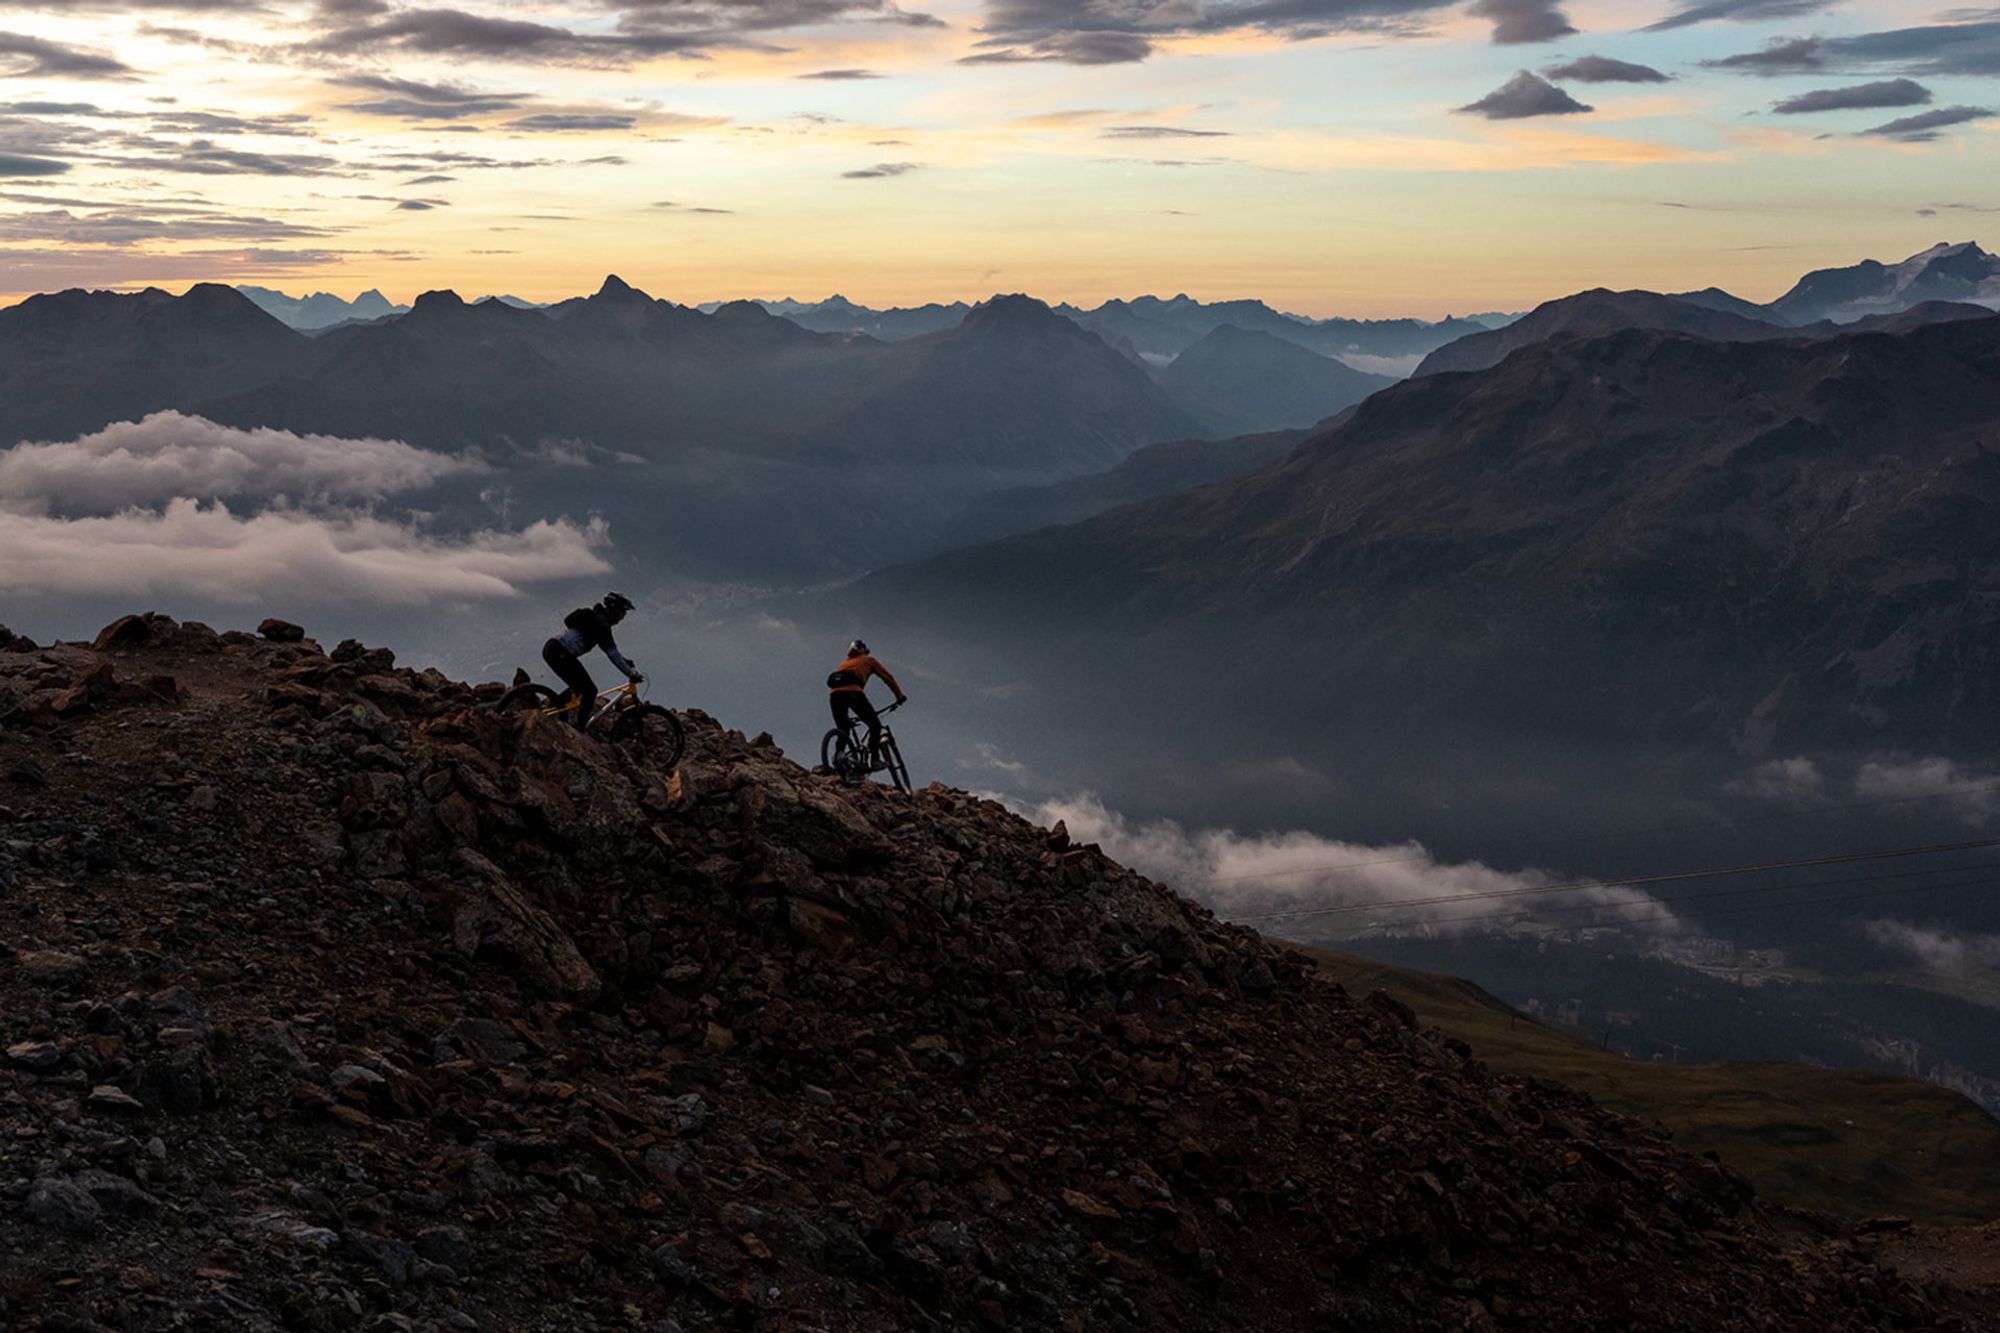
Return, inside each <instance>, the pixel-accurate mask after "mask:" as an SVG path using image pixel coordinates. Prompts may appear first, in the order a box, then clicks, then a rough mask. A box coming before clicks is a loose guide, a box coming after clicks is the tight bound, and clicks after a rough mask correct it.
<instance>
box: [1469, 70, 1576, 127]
mask: <svg viewBox="0 0 2000 1333" xmlns="http://www.w3.org/2000/svg"><path fill="white" fill-rule="evenodd" d="M1594 109H1595V108H1593V107H1590V106H1587V105H1586V104H1584V103H1582V102H1579V101H1577V100H1576V99H1575V98H1574V97H1571V96H1570V95H1569V94H1568V93H1566V92H1564V91H1563V90H1562V89H1560V88H1558V87H1556V86H1555V85H1554V84H1553V83H1550V82H1549V81H1548V80H1547V79H1544V78H1542V77H1540V76H1539V75H1536V74H1532V73H1530V72H1528V71H1527V70H1525V69H1524V70H1521V71H1520V72H1519V73H1517V74H1515V75H1514V77H1513V78H1511V79H1509V80H1507V82H1505V83H1503V84H1501V85H1500V86H1499V87H1498V88H1495V89H1494V90H1493V91H1492V92H1490V93H1488V94H1486V96H1484V97H1482V98H1480V99H1479V100H1478V101H1477V102H1468V103H1466V104H1465V105H1464V106H1462V107H1459V108H1457V111H1458V113H1459V114H1461V115H1468V116H1484V117H1486V118H1487V119H1488V120H1525V119H1526V118H1528V117H1530V116H1573V115H1576V114H1578V113H1580V112H1585V111H1591V110H1594Z"/></svg>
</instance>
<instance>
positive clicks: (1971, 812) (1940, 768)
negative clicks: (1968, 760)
mask: <svg viewBox="0 0 2000 1333" xmlns="http://www.w3.org/2000/svg"><path fill="white" fill-rule="evenodd" d="M1854 794H1855V795H1856V796H1860V797H1862V798H1864V799H1867V800H1883V801H1917V800H1938V801H1942V802H1943V803H1944V806H1945V808H1947V809H1949V810H1950V811H1952V813H1953V814H1955V815H1957V816H1958V818H1959V819H1961V820H1962V821H1964V822H1965V823H1966V824H1968V825H1971V826H1973V827H1975V828H1976V827H1980V826H1982V825H1984V824H1985V823H1986V822H1987V821H1988V820H1990V819H1991V818H1992V817H1993V816H1994V814H1995V813H1996V812H2000V783H1996V781H1995V780H1994V779H1993V778H1992V777H1991V776H1989V775H1987V774H1983V773H1979V772H1977V771H1975V770H1973V769H1969V768H1965V767H1963V766H1962V765H1960V764H1959V763H1957V762H1956V761H1954V760H1951V759H1946V758H1942V757H1940V756H1935V755H1933V756H1927V757H1924V758H1920V759H1908V760H1882V761H1871V762H1869V763H1865V764H1863V765H1861V767H1860V768H1859V769H1857V770H1856V771H1855V774H1854Z"/></svg>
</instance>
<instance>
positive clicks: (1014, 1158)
mask: <svg viewBox="0 0 2000 1333" xmlns="http://www.w3.org/2000/svg"><path fill="white" fill-rule="evenodd" d="M500 689H501V687H500V686H499V685H480V686H467V685H464V684H461V683H458V682H454V681H451V680H448V679H446V678H445V677H443V676H442V675H440V674H438V673H436V672H435V671H421V672H420V671H412V670H410V669H408V668H402V667H397V666H396V665H395V664H394V659H393V657H392V656H391V655H390V654H389V653H388V652H386V651H384V650H380V649H369V648H366V647H364V646H362V645H360V644H357V643H353V642H347V643H343V644H341V645H340V646H338V647H337V648H335V649H334V650H333V651H332V652H330V653H329V652H325V651H322V650H321V649H320V647H319V646H318V645H316V644H315V643H314V642H312V641H311V640H310V639H308V638H306V637H305V635H304V633H303V631H301V630H300V629H299V628H298V627H296V626H290V625H286V624H284V623H283V622H279V621H267V622H265V623H264V625H263V626H262V627H261V629H260V633H259V634H257V635H251V634H245V633H227V634H220V635H218V634H216V633H215V632H213V631H212V630H209V629H207V628H205V627H202V626H199V625H193V624H187V625H181V624H176V623H175V622H174V621H172V620H170V619H168V618H166V617H163V616H143V617H128V618H126V619H123V620H120V621H118V622H115V623H114V624H112V625H111V626H108V627H107V628H106V629H105V631H104V632H103V633H102V634H101V635H100V636H99V637H98V639H97V641H96V643H95V644H94V645H92V646H89V647H86V646H82V645H74V644H63V645H57V646H54V647H50V648H40V647H37V646H36V645H34V644H33V643H31V642H30V641H28V640H26V639H24V638H22V637H20V636H18V635H11V634H8V633H6V632H5V631H0V902H4V903H5V904H6V911H5V913H4V914H0V922H4V925H0V1065H4V1068H0V1329H5V1330H7V1331H8V1333H13V1331H14V1330H28V1329H45V1330H57V1329H64V1330H83V1329H135V1330H154V1329H178V1328H203V1329H208V1328H242V1329H278V1328H288V1329H289V1328H300V1329H371V1330H372V1329H393V1330H444V1329H477V1328H487V1329H506V1330H531V1329H548V1330H556V1329H562V1330H569V1329H607V1330H608V1329H614V1328H615V1329H633V1328H637V1329H646V1330H651V1331H652V1333H670V1331H672V1330H696V1329H709V1328H750V1329H770V1330H807V1329H867V1330H885V1331H886V1330H904V1329H945V1328H992V1329H1004V1328H1011V1329H1032V1330H1041V1329H1048V1330H1055V1329H1062V1330H1085V1329H1092V1330H1094V1329H1114V1330H1127V1329H1142V1328H1143V1329H1245V1330H1249V1329H1256V1330H1291V1329H1333V1330H1355V1331H1357V1333H1361V1331H1365V1330H1390V1329H1405V1328H1422V1329H1431V1328H1437V1329H1494V1328H1524V1329H1526V1328H1533V1329H1579V1330H1580V1329H1598V1328H1607V1327H1644V1328H1649V1329H1712V1328H1717V1327H1723V1326H1728V1327H1731V1328H1741V1329H1808V1328H1810V1329H1815V1330H1834V1329H1853V1330H1860V1329H1875V1328H1890V1327H1894V1328H1945V1327H1955V1328H1964V1327H1970V1325H1968V1324H1967V1323H1966V1322H1965V1321H1964V1318H1963V1317H1962V1316H1959V1315H1953V1314H1950V1313H1947V1310H1946V1305H1945V1303H1944V1293H1941V1292H1938V1291H1935V1290H1925V1289H1920V1288H1919V1287H1918V1286H1916V1285H1913V1284H1911V1283H1909V1282H1906V1281H1904V1280H1902V1279H1900V1278H1899V1277H1897V1276H1896V1274H1895V1273H1894V1272H1893V1271H1891V1270H1890V1269H1889V1268H1887V1267H1885V1266H1884V1265H1882V1264H1881V1263H1879V1262H1878V1257H1879V1256H1878V1254H1877V1252H1876V1250H1875V1248H1874V1246H1875V1244H1876V1239H1875V1238H1874V1237H1873V1235H1872V1234H1870V1233H1868V1232H1866V1231H1857V1230H1855V1229H1853V1228H1849V1227H1847V1226H1845V1225H1844V1224H1840V1223H1837V1222H1833V1221H1831V1220H1827V1219H1818V1220H1814V1219H1808V1218H1802V1217H1800V1216H1796V1215H1785V1214H1781V1213H1778V1212H1776V1211H1773V1210H1769V1209H1767V1208H1765V1207H1763V1206H1761V1205H1759V1204H1757V1203H1756V1202H1754V1201H1753V1200H1752V1199H1751V1197H1750V1191H1749V1189H1748V1187H1747V1186H1746V1185H1745V1184H1744V1182H1743V1181H1742V1180H1741V1179H1739V1178H1738V1177H1736V1176H1735V1175H1733V1174H1732V1173H1731V1172H1729V1171H1728V1170H1726V1169H1725V1168H1723V1167H1722V1166H1720V1165H1719V1164H1717V1163H1716V1162H1714V1161H1712V1160H1708V1159H1704V1158H1699V1157H1693V1156H1690V1155H1687V1154H1684V1153H1681V1152H1679V1151H1677V1150H1676V1149H1674V1148H1673V1146H1672V1145H1671V1144H1670V1143H1669V1142H1667V1141H1666V1140H1665V1139H1664V1138H1663V1137H1662V1136H1661V1135H1660V1134H1658V1133H1657V1132H1655V1131H1652V1130H1649V1129H1647V1128H1645V1127H1643V1126H1641V1125H1638V1124H1636V1123H1633V1122H1630V1121H1627V1120H1623V1119H1621V1118H1619V1117H1616V1116H1613V1115H1611V1114H1609V1113H1607V1112H1605V1111H1603V1110H1602V1109H1600V1108H1598V1107H1597V1106H1595V1105H1594V1104H1592V1103H1591V1102H1590V1101H1588V1100H1587V1099H1586V1098H1583V1097H1581V1096H1578V1095H1575V1094H1572V1093H1569V1092H1566V1091H1564V1090H1562V1089H1560V1088H1557V1087H1555V1086H1553V1085H1548V1084H1541V1083H1527V1082H1521V1081H1516V1080H1511V1079H1507V1078H1502V1077H1499V1076H1497V1075H1495V1074H1493V1073H1492V1072H1491V1071H1489V1070H1488V1069H1487V1068H1486V1067H1485V1066H1484V1065H1482V1064H1481V1063H1480V1061H1479V1060H1478V1059H1477V1058H1476V1053H1474V1052H1472V1051H1470V1050H1469V1049H1468V1048H1466V1047H1465V1046H1464V1045H1463V1044H1462V1043H1457V1042H1453V1041H1449V1040H1446V1039H1444V1038H1442V1037H1441V1036H1440V1035H1439V1034H1437V1033H1435V1032H1426V1031H1422V1030H1419V1028H1418V1025H1417V1023H1416V1021H1415V1019H1414V1017H1413V1016H1412V1015H1411V1014H1410V1012H1409V1011H1408V1010H1407V1009H1406V1008H1404V1007H1403V1006H1401V1005H1400V1004H1399V1003H1397V1002H1395V1001H1393V1000H1391V999H1390V998H1389V997H1387V996H1370V997H1368V998H1367V999H1363V1000H1356V999H1354V998H1352V997H1350V996H1349V995H1347V994H1346V993H1345V992H1343V991H1342V990H1341V989H1340V987H1338V986H1337V985H1334V984H1333V983H1331V982H1330V981H1328V980H1326V979H1324V978H1322V977H1321V976H1319V975H1318V974H1317V973H1316V972H1315V971H1314V970H1313V969H1312V967H1311V966H1310V964H1308V963H1307V962H1306V961H1304V960H1303V959H1301V958H1300V957H1298V956H1297V955H1295V954H1292V953H1289V952H1287V951H1284V950H1281V949H1279V948H1277V947H1275V946H1273V945H1272V944H1270V943H1269V942H1267V941H1265V940H1263V939H1262V938H1260V937H1258V936H1256V935H1254V934H1252V933H1250V932H1248V931H1245V930H1242V929H1239V928H1234V927H1230V926H1226V925H1223V924H1221V923H1218V922H1217V921H1216V920H1214V919H1213V918H1212V917H1211V916H1210V915H1209V914H1208V913H1207V912H1206V911H1204V910H1203V909H1201V908H1199V907H1197V906H1196V905H1194V904H1192V903H1190V902H1188V901H1186V900H1184V899H1181V898H1179V897H1177V896H1175V895H1174V894H1173V893H1172V892H1171V891H1169V890H1168V889H1166V888H1165V887H1163V886H1161V885H1158V884H1155V883H1152V882H1149V881H1147V880H1145V879H1144V878H1142V877H1140V876H1138V875H1136V874H1134V873H1132V872H1130V871H1128V870H1126V869H1124V868H1122V867H1120V866H1118V865H1116V864H1114V863H1113V862H1111V861H1110V860H1108V859H1107V858H1106V857H1104V856H1103V855H1102V853H1101V852H1099V851H1098V850H1097V849H1096V848H1094V847H1090V846H1073V845H1071V844H1070V842H1069V839H1068V837H1067V835H1066V834H1065V833H1064V832H1063V831H1062V830H1061V829H1060V828H1058V829H1056V830H1045V829H1041V828H1037V827H1035V826H1033V825H1031V824H1028V823H1027V822H1025V821H1023V820H1021V819H1019V818H1017V817H1015V816H1014V815H1012V814H1010V813H1009V812H1007V811H1006V810H1005V809H1003V808H1001V807H1000V806H998V805H996V804H994V803H992V802H989V801H983V800H981V799H979V798H977V797H975V796H971V795H968V794H966V793H963V792H958V791H953V790H949V789H946V788H944V787H941V786H933V787H931V788H930V789H928V790H925V791H921V792H919V793H917V794H916V795H915V796H913V797H900V796H897V795H895V794H893V793H890V792H887V791H885V790H880V789H876V788H866V789H862V790H859V791H851V790H848V789H845V788H843V787H841V786H839V785H838V784H837V783H836V782H835V781H834V780H832V779H830V778H827V777H824V776H819V775H815V774H813V773H811V772H809V771H807V770H806V769H804V768H802V767H800V766H798V765H797V764H794V763H791V762H790V761H788V760H786V759H785V758H784V756H783V755H782V754H781V753H780V752H779V751H778V750H777V748H776V747H775V746H773V745H772V744H771V743H770V741H769V738H768V737H757V738H754V739H750V738H746V737H745V736H744V735H743V734H742V733H740V732H735V731H730V730H726V729H725V728H723V727H722V726H721V725H720V724H718V723H717V722H715V721H713V720H712V719H710V718H708V717H706V716H705V715H703V714H701V713H699V712H693V711H690V712H688V713H686V714H684V717H685V719H686V723H687V727H688V730H689V741H690V744H689V751H688V755H687V757H686V758H685V759H684V761H683V762H682V764H681V765H680V767H679V768H678V770H677V771H675V772H673V773H665V772H660V771H658V770H655V769H651V768H649V767H648V766H647V765H646V764H645V763H644V762H642V761H641V760H639V759H638V758H635V757H634V756H632V755H628V754H625V753H622V752H620V751H618V750H616V749H614V748H611V747H609V746H607V745H605V744H603V743H601V742H599V741H596V740H594V739H591V738H587V737H583V736H579V735H578V734H576V733H574V732H573V731H571V730H569V729H568V728H566V727H563V726H559V725H553V724H549V723H546V722H540V721H532V720H530V721H524V720H521V719H517V718H511V717H507V716H502V715H499V714H497V713H494V712H493V711H491V710H490V709H488V708H486V707H484V706H483V705H484V704H486V703H487V702H490V701H491V700H492V699H493V698H494V697H496V696H497V694H498V693H499V691H500Z"/></svg>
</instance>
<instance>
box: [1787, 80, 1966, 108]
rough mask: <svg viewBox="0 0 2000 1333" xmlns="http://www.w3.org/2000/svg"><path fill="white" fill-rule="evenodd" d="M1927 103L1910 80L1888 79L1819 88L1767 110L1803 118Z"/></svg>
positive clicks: (1926, 94) (1922, 90) (1927, 98)
mask: <svg viewBox="0 0 2000 1333" xmlns="http://www.w3.org/2000/svg"><path fill="white" fill-rule="evenodd" d="M1930 100H1931V90H1930V89H1928V88H1926V87H1924V85H1922V84H1921V83H1918V82H1916V81H1915V80H1913V79H1888V80H1885V81H1883V82H1881V83H1857V84H1855V85H1853V86H1852V87H1848V88H1820V89H1816V90H1814V91H1812V92H1809V93H1800V94H1799V95H1798V96H1796V97H1787V98H1785V99H1784V100H1783V101H1780V102H1775V103H1773V104H1772V106H1771V110H1772V111H1773V112H1775V113H1776V114H1778V115H1780V116H1805V115H1812V114H1814V113H1817V112H1821V111H1853V110H1857V109H1861V108H1866V107H1885V106H1922V105H1923V104H1924V103H1926V102H1928V101H1930Z"/></svg>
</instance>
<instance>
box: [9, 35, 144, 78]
mask: <svg viewBox="0 0 2000 1333" xmlns="http://www.w3.org/2000/svg"><path fill="white" fill-rule="evenodd" d="M132 73H133V71H132V67H131V66H130V65H127V64H125V63H124V62H123V61H119V60H114V59H112V58H111V57H110V56H108V55H103V54H100V53H97V52H92V51H85V50H81V49H79V48H77V47H74V46H64V45H62V44H61V43H60V42H51V41H47V40H45V39H43V38H40V37H29V36H26V35H25V34H22V33H13V32H0V78H6V79H125V78H130V77H132Z"/></svg>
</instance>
